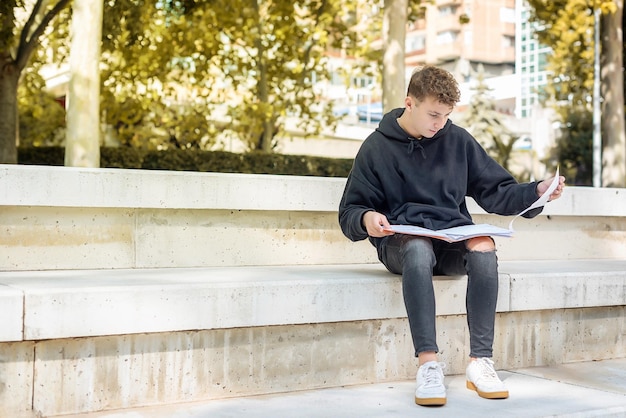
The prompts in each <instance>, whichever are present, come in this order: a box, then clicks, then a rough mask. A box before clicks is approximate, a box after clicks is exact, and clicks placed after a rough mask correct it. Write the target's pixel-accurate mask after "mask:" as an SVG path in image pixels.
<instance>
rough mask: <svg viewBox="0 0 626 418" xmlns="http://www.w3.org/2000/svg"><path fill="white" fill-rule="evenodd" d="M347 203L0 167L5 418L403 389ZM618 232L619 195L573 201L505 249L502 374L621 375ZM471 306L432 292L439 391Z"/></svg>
mask: <svg viewBox="0 0 626 418" xmlns="http://www.w3.org/2000/svg"><path fill="white" fill-rule="evenodd" d="M344 183H345V180H344V179H324V178H304V177H295V176H257V175H242V174H220V173H171V172H160V171H141V170H115V169H109V170H107V169H105V170H99V169H77V168H65V167H33V166H0V230H1V231H3V233H2V234H1V235H0V304H1V306H2V309H3V315H2V316H0V388H3V389H2V390H0V405H2V406H3V408H5V409H6V410H7V411H11V413H13V412H14V413H15V414H14V416H19V415H20V414H28V413H33V411H35V412H36V413H40V414H42V415H44V416H50V415H55V414H57V415H58V414H69V413H79V412H89V411H98V410H104V409H117V408H128V407H132V406H141V405H155V404H166V403H173V402H191V401H196V400H205V399H211V398H220V397H229V396H239V395H248V394H258V393H272V392H282V391H294V390H303V389H311V388H317V387H329V386H341V385H348V384H359V383H366V382H380V381H392V380H400V379H412V378H414V374H415V370H416V362H415V359H414V358H413V353H412V351H413V348H412V343H411V337H410V333H409V330H408V325H407V321H406V317H405V311H404V304H403V300H402V293H401V281H400V280H401V279H400V277H399V276H395V275H391V274H389V273H388V272H386V271H385V269H384V268H383V267H382V266H381V265H380V264H379V263H378V262H377V260H376V255H375V251H374V249H373V247H372V246H371V245H370V244H369V243H367V242H365V241H364V242H360V243H351V242H349V241H348V240H347V239H345V237H343V235H342V234H341V232H340V231H339V228H338V225H337V212H336V210H337V205H338V202H339V199H340V197H341V191H342V189H343V185H344ZM468 205H469V208H470V211H471V212H472V214H473V216H474V218H475V220H476V222H486V223H492V224H495V225H500V226H506V225H507V224H508V221H509V219H508V218H503V217H495V216H492V215H488V214H486V213H484V212H483V211H482V210H481V209H480V208H478V207H477V206H476V204H475V203H474V202H473V201H471V200H469V201H468ZM625 215H626V194H625V193H624V191H623V190H620V189H590V188H576V187H571V188H568V190H567V193H566V194H565V196H564V197H563V198H562V199H560V200H558V201H555V202H553V203H551V204H549V205H548V206H547V207H546V208H545V210H544V213H543V214H542V215H540V216H539V217H537V218H535V219H533V220H525V219H519V220H517V221H516V223H515V229H516V233H515V238H512V239H505V238H503V239H497V244H498V248H499V250H498V255H499V259H500V260H501V262H500V265H501V268H500V272H501V277H500V290H499V292H500V293H499V302H498V306H497V310H498V316H497V329H496V332H497V335H496V343H495V346H494V351H495V355H494V356H495V357H496V358H497V359H498V367H499V368H519V367H529V366H537V365H546V364H558V363H564V362H576V361H585V360H592V359H610V358H620V357H625V356H626V348H625V347H626V341H624V338H625V337H624V336H625V335H626V323H625V322H626V319H625V318H626V303H625V298H626V296H625V294H626V292H625V290H626V261H625V260H626V245H624V243H626V216H625ZM465 286H466V278H465V277H437V278H436V279H435V289H436V292H437V301H438V303H437V313H438V327H439V329H440V341H439V343H440V349H441V358H442V360H443V361H445V362H447V363H448V369H447V370H448V373H451V374H455V373H462V372H463V370H464V364H465V355H466V353H467V352H468V345H469V341H468V335H467V330H466V328H467V327H466V319H465V315H464V313H465V309H464V298H465ZM58 388H62V391H61V390H59V389H58Z"/></svg>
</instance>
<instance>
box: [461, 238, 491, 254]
mask: <svg viewBox="0 0 626 418" xmlns="http://www.w3.org/2000/svg"><path fill="white" fill-rule="evenodd" d="M465 247H466V248H467V250H468V251H470V252H477V253H488V252H491V251H495V250H496V244H495V242H494V241H493V238H491V237H476V238H471V239H469V240H467V241H466V243H465Z"/></svg>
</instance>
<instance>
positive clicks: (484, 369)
mask: <svg viewBox="0 0 626 418" xmlns="http://www.w3.org/2000/svg"><path fill="white" fill-rule="evenodd" d="M476 363H477V365H478V367H479V369H480V378H481V379H485V380H489V381H495V380H498V381H499V380H500V379H499V378H498V375H497V374H496V371H495V370H494V368H493V361H492V360H490V359H488V358H479V359H477V360H476Z"/></svg>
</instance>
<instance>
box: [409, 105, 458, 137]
mask: <svg viewBox="0 0 626 418" xmlns="http://www.w3.org/2000/svg"><path fill="white" fill-rule="evenodd" d="M453 109H454V108H453V107H452V106H448V105H446V104H443V103H441V102H440V101H438V100H437V99H435V98H433V97H427V98H425V99H424V100H423V101H421V102H418V101H417V100H416V99H415V98H413V97H407V98H406V99H405V111H408V112H409V114H408V118H407V122H408V124H407V125H408V126H406V128H407V130H408V133H410V134H411V135H413V136H415V137H420V136H421V137H424V138H432V137H433V136H434V135H435V134H436V133H437V132H438V131H439V130H440V129H441V128H443V127H444V126H445V124H446V122H447V121H448V118H449V117H450V114H451V113H452V110H453Z"/></svg>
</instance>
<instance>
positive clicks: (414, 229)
mask: <svg viewBox="0 0 626 418" xmlns="http://www.w3.org/2000/svg"><path fill="white" fill-rule="evenodd" d="M385 230H387V231H393V232H397V233H400V234H409V235H422V236H429V237H437V238H446V234H444V233H442V232H440V231H433V230H432V229H428V228H422V227H421V226H414V225H390V226H389V227H388V228H385Z"/></svg>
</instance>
